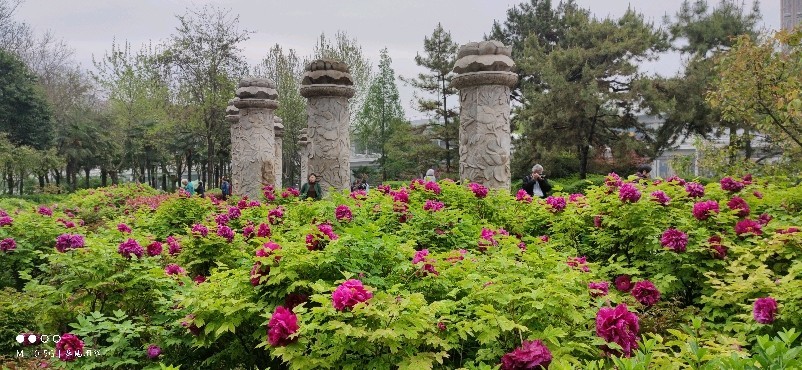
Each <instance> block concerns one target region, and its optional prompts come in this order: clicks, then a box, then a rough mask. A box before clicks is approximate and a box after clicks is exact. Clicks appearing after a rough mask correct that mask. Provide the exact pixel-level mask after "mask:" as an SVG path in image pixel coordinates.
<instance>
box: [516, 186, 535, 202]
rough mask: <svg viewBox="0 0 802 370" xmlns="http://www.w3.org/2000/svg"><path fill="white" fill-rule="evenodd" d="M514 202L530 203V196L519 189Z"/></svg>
mask: <svg viewBox="0 0 802 370" xmlns="http://www.w3.org/2000/svg"><path fill="white" fill-rule="evenodd" d="M515 200H517V201H519V202H526V203H532V196H530V195H529V193H527V192H526V190H524V189H520V190H518V193H516V194H515Z"/></svg>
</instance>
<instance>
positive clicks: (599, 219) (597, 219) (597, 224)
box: [593, 215, 602, 229]
mask: <svg viewBox="0 0 802 370" xmlns="http://www.w3.org/2000/svg"><path fill="white" fill-rule="evenodd" d="M593 226H594V227H595V228H597V229H601V227H602V216H601V215H595V216H593Z"/></svg>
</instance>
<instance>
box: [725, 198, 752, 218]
mask: <svg viewBox="0 0 802 370" xmlns="http://www.w3.org/2000/svg"><path fill="white" fill-rule="evenodd" d="M727 207H729V209H731V210H733V211H738V212H737V213H736V215H737V216H738V217H746V216H749V212H750V210H749V205H748V204H746V201H745V200H743V198H741V197H739V196H734V197H732V199H730V201H729V202H727Z"/></svg>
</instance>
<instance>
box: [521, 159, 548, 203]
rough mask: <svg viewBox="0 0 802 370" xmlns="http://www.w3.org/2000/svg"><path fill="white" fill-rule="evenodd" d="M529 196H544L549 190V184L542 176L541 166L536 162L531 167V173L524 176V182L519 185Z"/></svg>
mask: <svg viewBox="0 0 802 370" xmlns="http://www.w3.org/2000/svg"><path fill="white" fill-rule="evenodd" d="M521 188H522V189H524V190H525V191H526V193H527V194H529V196H531V197H540V198H545V197H546V195H547V194H548V193H549V192H550V191H551V184H549V181H548V180H546V176H543V166H541V165H539V164H536V165H534V166H533V167H532V173H530V174H529V175H527V176H526V177H524V183H523V186H522V187H521Z"/></svg>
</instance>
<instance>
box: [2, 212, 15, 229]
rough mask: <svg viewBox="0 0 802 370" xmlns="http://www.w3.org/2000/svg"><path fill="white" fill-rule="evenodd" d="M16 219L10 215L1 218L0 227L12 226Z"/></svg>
mask: <svg viewBox="0 0 802 370" xmlns="http://www.w3.org/2000/svg"><path fill="white" fill-rule="evenodd" d="M13 222H14V219H13V218H11V216H9V215H5V216H0V227H3V226H8V225H11V224H12V223H13Z"/></svg>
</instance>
